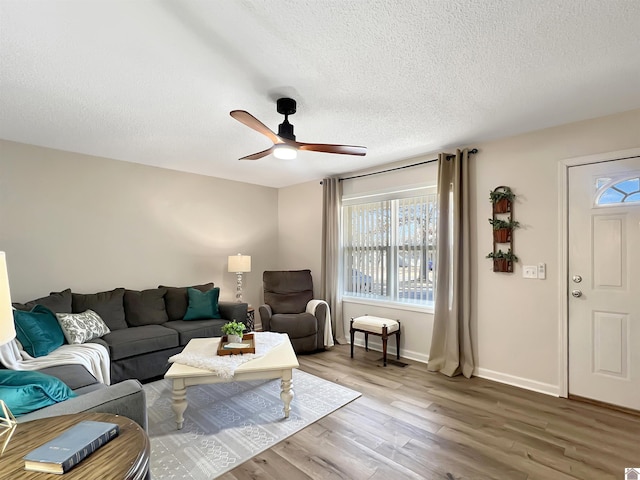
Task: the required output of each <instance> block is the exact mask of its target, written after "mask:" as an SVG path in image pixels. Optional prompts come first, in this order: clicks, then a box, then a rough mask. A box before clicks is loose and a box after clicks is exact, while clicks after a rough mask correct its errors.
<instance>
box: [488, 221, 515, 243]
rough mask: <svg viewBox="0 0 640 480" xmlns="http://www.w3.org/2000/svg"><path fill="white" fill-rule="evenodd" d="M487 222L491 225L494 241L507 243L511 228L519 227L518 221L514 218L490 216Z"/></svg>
mask: <svg viewBox="0 0 640 480" xmlns="http://www.w3.org/2000/svg"><path fill="white" fill-rule="evenodd" d="M489 223H490V224H491V225H492V226H493V239H494V241H495V242H496V243H509V242H510V241H511V232H512V231H513V229H514V228H518V227H520V222H518V221H516V220H501V219H499V218H490V219H489Z"/></svg>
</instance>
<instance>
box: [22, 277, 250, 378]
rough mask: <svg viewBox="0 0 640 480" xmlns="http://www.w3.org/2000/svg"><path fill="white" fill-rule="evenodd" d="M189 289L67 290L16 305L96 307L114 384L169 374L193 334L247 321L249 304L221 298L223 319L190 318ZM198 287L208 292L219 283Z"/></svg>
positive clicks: (62, 309)
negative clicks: (105, 330)
mask: <svg viewBox="0 0 640 480" xmlns="http://www.w3.org/2000/svg"><path fill="white" fill-rule="evenodd" d="M187 288H188V287H166V286H162V285H161V286H159V287H158V288H155V289H149V290H142V291H139V290H129V289H125V288H116V289H114V290H109V291H105V292H99V293H93V294H83V293H76V292H71V290H70V289H67V290H63V291H62V292H52V293H51V294H50V295H49V296H47V297H43V298H39V299H36V300H32V301H30V302H26V303H24V304H22V303H14V304H13V306H14V307H15V308H17V309H21V310H30V309H31V308H33V307H34V306H35V305H43V306H45V307H47V308H48V309H49V310H51V311H53V312H54V313H82V312H84V311H86V310H87V309H91V310H93V311H95V312H96V313H98V315H100V317H101V318H102V320H103V321H104V322H105V323H106V324H107V326H108V327H109V329H110V330H111V332H110V333H107V334H106V335H103V336H102V337H99V338H95V339H92V340H90V341H91V342H95V343H100V344H102V345H104V346H105V347H106V348H107V349H108V351H109V356H110V362H111V383H112V384H113V383H117V382H121V381H123V380H127V379H137V380H139V381H141V382H143V381H145V380H150V379H153V378H157V377H160V376H162V375H164V373H165V372H166V371H167V369H168V368H169V363H168V361H167V360H168V359H169V357H171V356H172V355H174V354H176V353H179V352H181V351H182V349H183V348H184V346H185V345H186V344H187V343H188V342H189V340H191V339H192V338H198V337H216V336H221V335H222V330H221V328H222V325H224V324H225V323H226V322H227V321H230V320H236V321H241V322H245V323H246V321H247V304H246V303H236V302H218V306H219V312H220V317H222V318H219V319H217V318H211V319H209V318H205V319H197V320H184V317H185V313H186V311H187V308H188V306H189V297H188V293H187ZM192 288H195V289H197V290H199V291H201V292H207V291H209V290H211V289H213V288H214V285H213V283H208V284H204V285H194V286H193V287H192Z"/></svg>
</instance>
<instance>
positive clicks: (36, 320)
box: [13, 305, 64, 357]
mask: <svg viewBox="0 0 640 480" xmlns="http://www.w3.org/2000/svg"><path fill="white" fill-rule="evenodd" d="M13 320H14V323H15V326H16V337H17V338H18V341H19V342H20V343H21V344H22V348H24V351H25V352H27V353H28V354H29V355H31V356H32V357H42V356H44V355H48V354H49V353H51V352H53V351H54V350H55V349H56V348H58V347H60V346H61V345H62V344H63V343H64V334H63V333H62V329H61V328H60V325H59V324H58V320H57V319H56V314H55V313H53V312H52V311H51V310H49V309H48V308H46V307H43V306H42V305H36V306H35V307H33V309H32V310H31V311H29V312H24V311H22V310H14V311H13Z"/></svg>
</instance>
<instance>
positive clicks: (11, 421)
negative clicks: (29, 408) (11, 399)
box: [0, 400, 18, 455]
mask: <svg viewBox="0 0 640 480" xmlns="http://www.w3.org/2000/svg"><path fill="white" fill-rule="evenodd" d="M0 409H1V410H2V418H0V438H1V437H4V436H5V435H6V437H5V439H4V441H3V442H2V451H0V455H2V454H3V453H4V451H5V450H6V448H7V445H9V440H11V437H12V436H13V432H15V431H16V427H17V426H18V422H17V421H16V418H15V417H14V416H13V414H12V413H11V410H9V407H7V404H6V403H4V401H3V400H0Z"/></svg>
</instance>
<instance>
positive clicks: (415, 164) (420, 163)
mask: <svg viewBox="0 0 640 480" xmlns="http://www.w3.org/2000/svg"><path fill="white" fill-rule="evenodd" d="M469 153H470V154H475V153H478V149H477V148H473V149H471V150H469ZM448 156H449V157H454V156H455V155H448ZM437 161H438V159H437V158H434V159H432V160H425V161H424V162H419V163H412V164H411V165H404V166H402V167H396V168H389V169H387V170H380V171H379V172H372V173H364V174H362V175H354V176H352V177H344V178H339V179H338V181H339V182H341V181H343V180H351V179H354V178H362V177H369V176H371V175H378V174H379V173H387V172H393V171H395V170H402V169H404V168H410V167H417V166H418V165H426V164H427V163H433V162H437ZM320 185H322V181H321V182H320Z"/></svg>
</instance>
